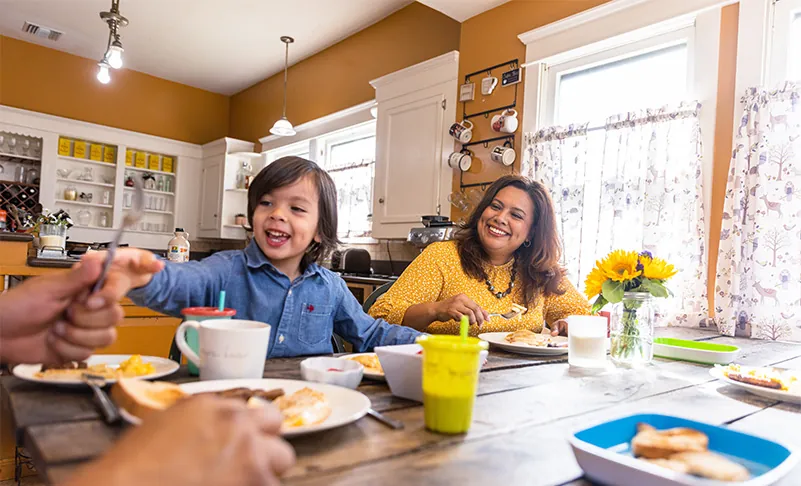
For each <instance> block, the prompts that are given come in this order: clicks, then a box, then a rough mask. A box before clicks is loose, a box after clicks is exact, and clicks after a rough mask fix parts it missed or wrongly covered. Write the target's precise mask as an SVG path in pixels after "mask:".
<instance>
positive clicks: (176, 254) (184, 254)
mask: <svg viewBox="0 0 801 486" xmlns="http://www.w3.org/2000/svg"><path fill="white" fill-rule="evenodd" d="M188 238H189V233H186V232H185V231H184V229H183V228H175V237H174V238H173V239H171V240H170V242H169V243H168V244H167V259H168V260H169V261H171V262H175V263H184V262H188V261H189V239H188Z"/></svg>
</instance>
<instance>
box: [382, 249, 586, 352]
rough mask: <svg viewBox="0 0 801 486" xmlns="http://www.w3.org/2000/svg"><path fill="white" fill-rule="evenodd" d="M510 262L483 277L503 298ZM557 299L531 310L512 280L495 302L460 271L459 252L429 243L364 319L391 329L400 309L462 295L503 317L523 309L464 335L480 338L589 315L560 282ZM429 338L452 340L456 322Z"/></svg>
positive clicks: (434, 329) (540, 301) (435, 327)
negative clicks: (517, 306)
mask: <svg viewBox="0 0 801 486" xmlns="http://www.w3.org/2000/svg"><path fill="white" fill-rule="evenodd" d="M513 263H514V260H512V261H510V262H509V263H506V264H505V265H501V266H497V267H496V266H492V265H488V266H487V267H486V271H487V276H488V277H489V280H490V282H492V285H493V286H494V287H495V289H496V291H499V292H503V291H504V290H506V289H507V288H508V287H509V279H510V278H511V276H512V273H511V271H512V264H513ZM562 290H564V291H565V293H564V294H562V295H551V296H548V297H544V298H543V297H538V298H537V301H536V303H535V304H534V305H527V304H525V303H523V302H522V301H523V284H522V281H521V279H520V276H519V275H518V276H517V277H516V279H515V286H514V289H513V291H512V293H511V294H509V295H507V296H506V297H503V298H501V299H498V298H496V297H495V296H494V295H492V294H491V293H490V291H489V289H488V288H487V284H486V283H485V282H482V281H479V280H476V279H474V278H472V277H470V276H468V275H467V274H465V273H464V271H463V270H462V264H461V262H460V261H459V252H458V250H457V248H456V242H455V241H445V242H441V243H434V244H432V245H430V246H429V247H428V248H426V249H425V250H424V251H423V253H421V254H420V255H419V256H418V257H417V258H415V260H414V261H413V262H412V263H411V265H409V267H408V268H407V269H406V270H405V271H404V272H403V275H401V276H400V277H399V278H398V280H397V282H395V283H394V284H393V285H392V287H390V288H389V290H388V291H387V293H385V294H384V295H382V296H381V297H380V298H379V299H378V300H377V301H376V303H375V304H374V305H373V307H372V308H371V309H370V315H372V316H373V317H380V318H383V319H385V320H386V321H388V322H390V323H392V324H401V323H402V322H403V316H404V315H405V314H406V309H408V308H409V307H411V306H413V305H415V304H422V303H426V302H439V301H442V300H446V299H449V298H451V297H453V296H455V295H458V294H465V295H467V296H468V297H470V298H471V299H473V300H474V301H475V302H476V303H477V304H478V305H479V306H481V308H483V309H484V310H486V311H487V312H489V313H494V312H498V313H504V312H507V311H509V310H510V309H511V308H512V304H513V303H518V304H521V305H525V306H526V307H528V312H526V313H525V314H523V315H519V316H517V317H515V318H513V319H508V320H507V319H504V318H502V317H490V321H489V322H485V323H484V324H483V325H482V326H481V328H480V329H479V327H478V326H477V325H472V326H470V335H471V336H475V335H477V334H479V333H481V332H502V331H516V330H519V329H530V330H532V331H534V332H540V331H542V326H543V320H544V321H545V322H547V323H552V322H555V321H558V320H559V319H564V318H565V317H567V316H571V315H585V314H589V312H590V305H589V303H588V302H587V299H585V298H584V296H583V295H581V294H580V293H579V292H578V291H577V290H576V288H575V287H574V286H573V285H572V284H571V283H570V282H568V281H567V279H563V280H562ZM426 331H427V332H430V333H433V334H458V333H459V323H458V322H456V321H453V320H451V321H448V322H439V321H437V322H433V323H431V325H429V326H428V328H427V329H426Z"/></svg>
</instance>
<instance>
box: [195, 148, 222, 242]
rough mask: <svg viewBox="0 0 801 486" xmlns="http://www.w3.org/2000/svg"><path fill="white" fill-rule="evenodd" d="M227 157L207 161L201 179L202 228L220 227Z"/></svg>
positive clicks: (212, 228)
mask: <svg viewBox="0 0 801 486" xmlns="http://www.w3.org/2000/svg"><path fill="white" fill-rule="evenodd" d="M224 161H225V159H224V158H221V159H217V160H214V161H209V162H206V163H205V164H204V165H203V177H202V179H201V181H200V184H201V187H200V194H202V197H201V201H200V229H201V230H218V229H219V228H220V226H219V222H220V203H221V201H222V178H223V163H224Z"/></svg>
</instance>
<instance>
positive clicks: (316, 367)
mask: <svg viewBox="0 0 801 486" xmlns="http://www.w3.org/2000/svg"><path fill="white" fill-rule="evenodd" d="M331 370H341V371H331ZM363 374H364V366H362V365H361V363H359V362H357V361H351V360H348V359H339V358H324V357H320V358H308V359H304V360H303V361H301V362H300V376H302V377H303V379H304V380H306V381H316V382H318V383H328V384H330V385H337V386H344V387H346V388H356V387H357V386H359V383H361V382H362V375H363Z"/></svg>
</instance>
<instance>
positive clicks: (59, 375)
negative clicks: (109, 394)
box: [13, 354, 179, 386]
mask: <svg viewBox="0 0 801 486" xmlns="http://www.w3.org/2000/svg"><path fill="white" fill-rule="evenodd" d="M178 368H179V365H178V363H176V362H175V361H172V360H169V359H166V358H159V357H156V356H140V355H138V354H133V355H132V354H95V355H92V356H90V357H89V359H87V360H86V361H81V362H71V363H65V364H63V365H59V366H47V365H42V364H31V365H17V366H15V367H14V370H13V373H14V376H16V377H17V378H20V379H22V380H27V381H32V382H36V383H46V384H49V385H66V386H85V383H84V382H83V379H82V376H83V374H84V373H88V374H92V375H97V376H102V377H103V378H105V379H106V382H108V383H115V382H116V381H117V377H118V376H123V377H126V378H145V379H148V380H151V379H155V378H161V377H163V376H167V375H170V374H172V373H175V371H177V370H178Z"/></svg>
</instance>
